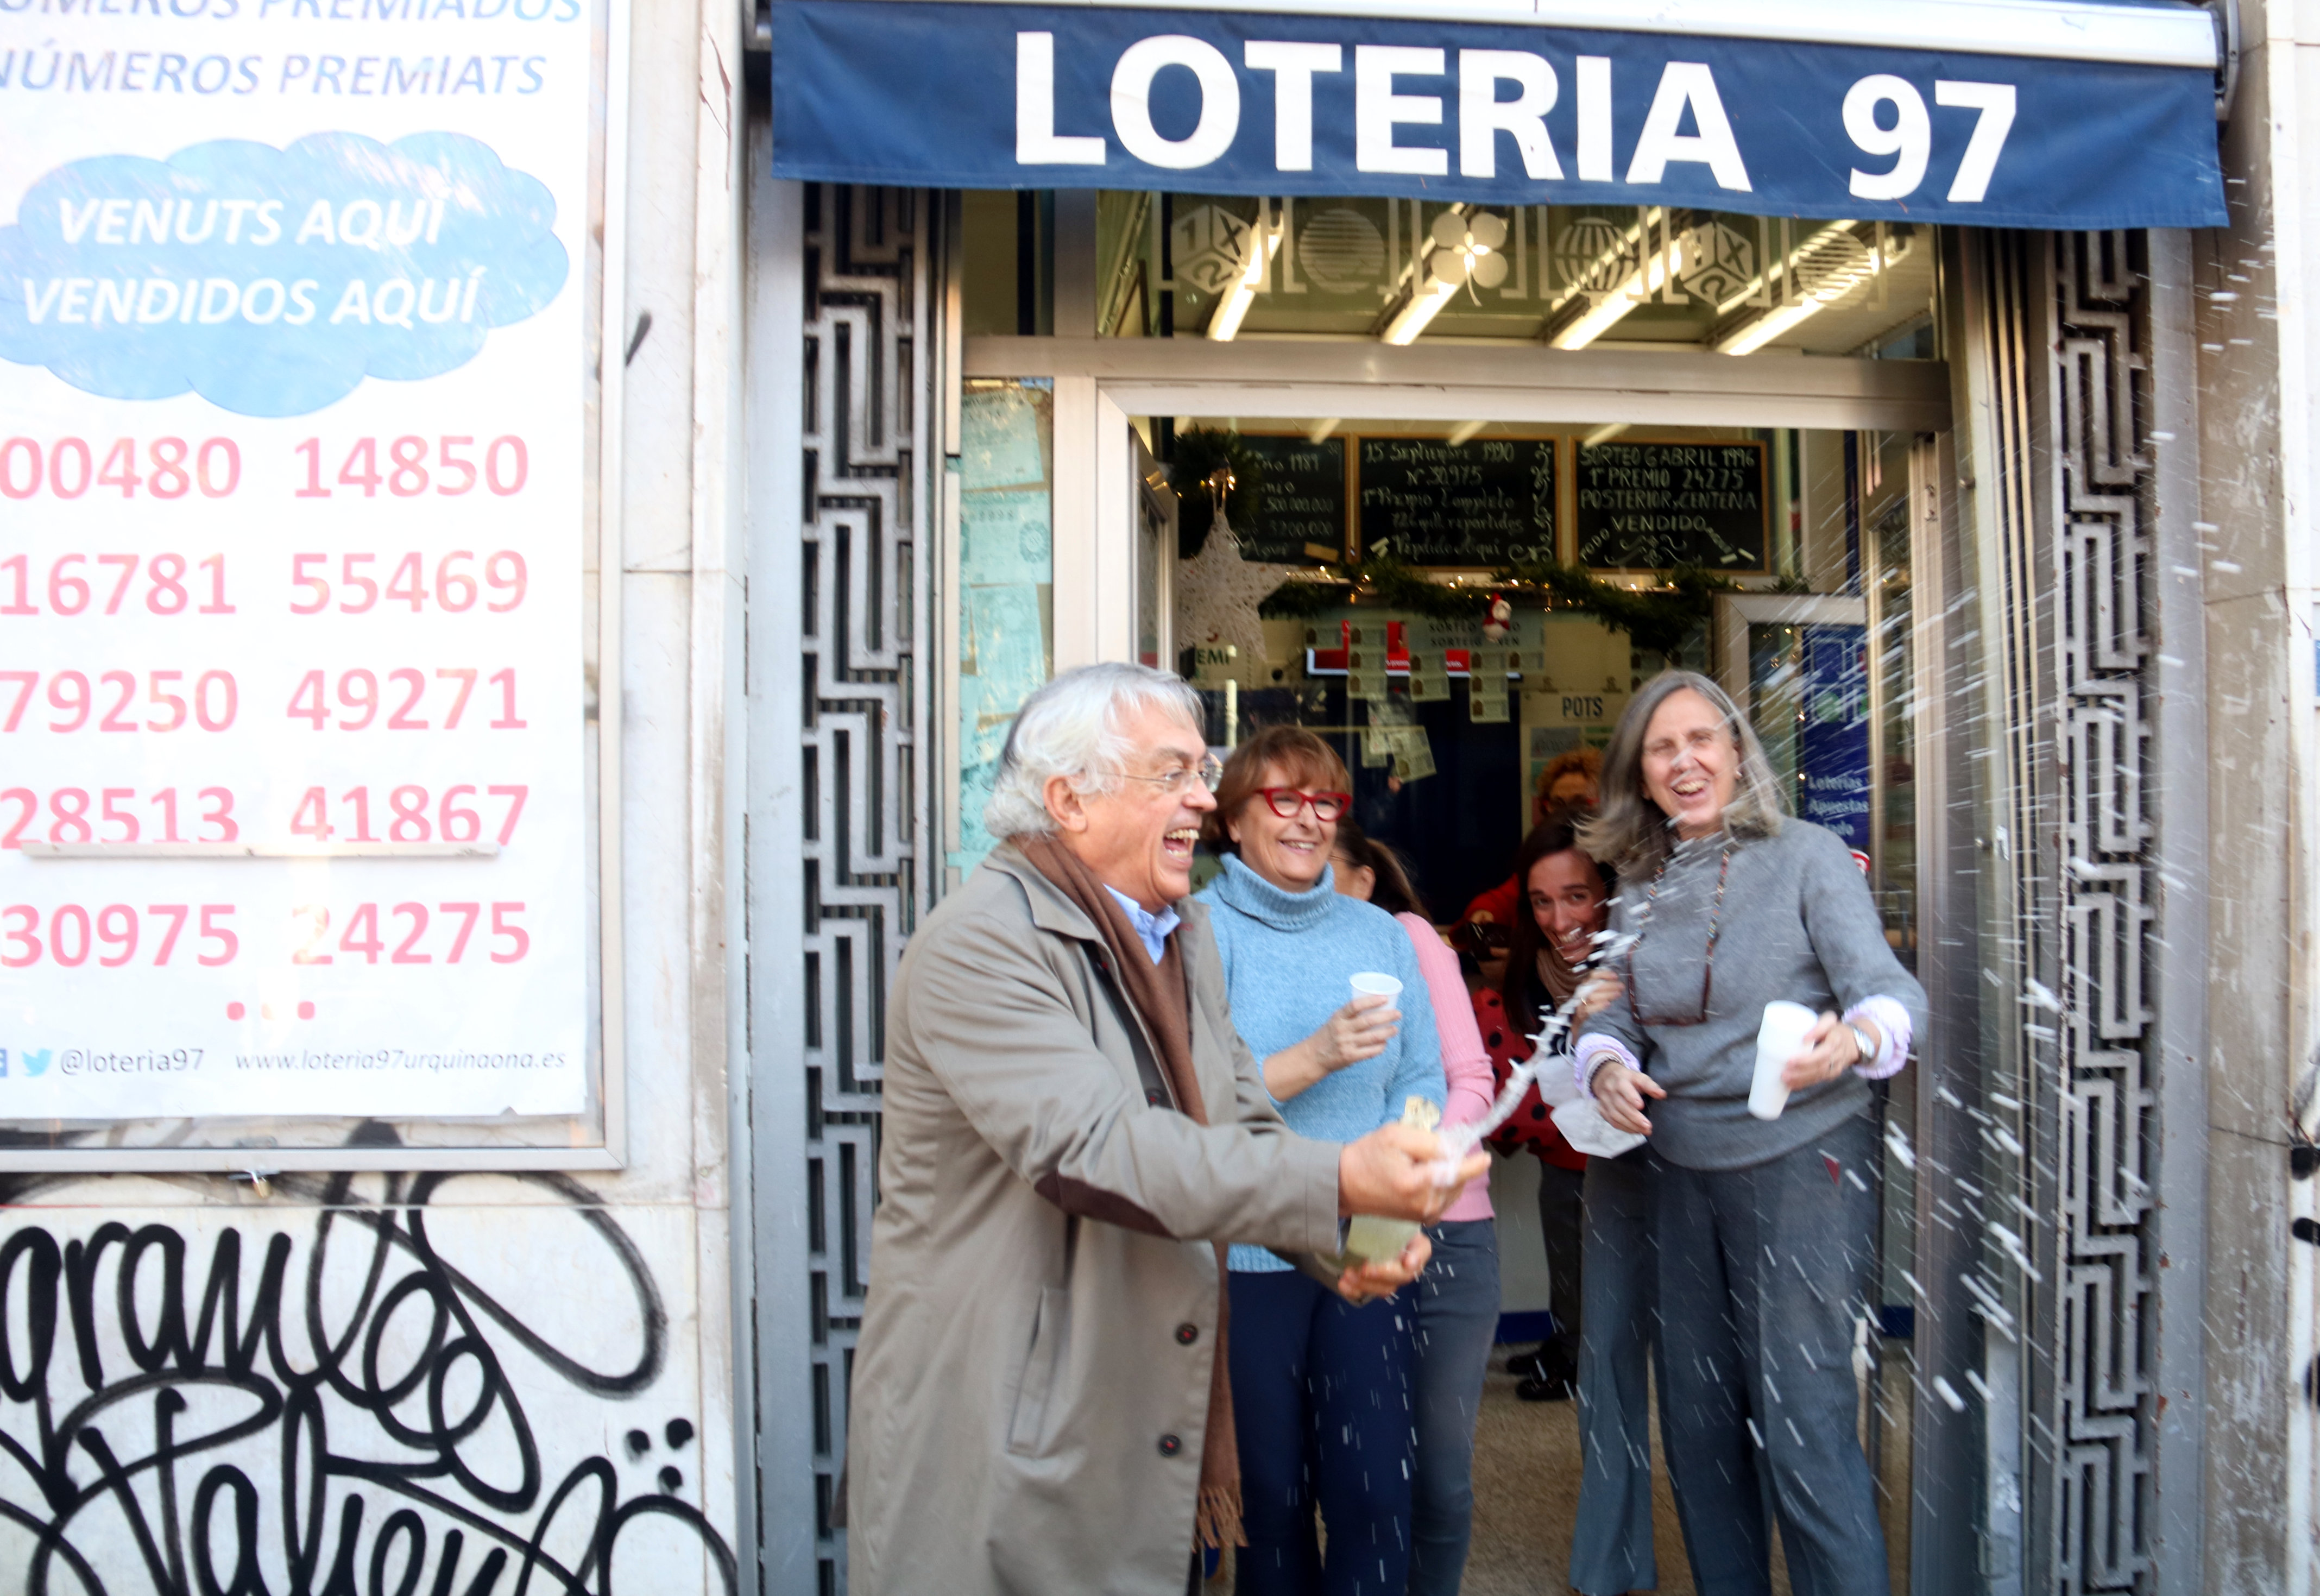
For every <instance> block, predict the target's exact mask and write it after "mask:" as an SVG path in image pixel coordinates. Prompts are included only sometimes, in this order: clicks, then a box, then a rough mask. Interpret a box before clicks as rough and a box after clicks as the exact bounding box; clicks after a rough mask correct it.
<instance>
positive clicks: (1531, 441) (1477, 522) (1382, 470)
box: [1358, 438, 1556, 567]
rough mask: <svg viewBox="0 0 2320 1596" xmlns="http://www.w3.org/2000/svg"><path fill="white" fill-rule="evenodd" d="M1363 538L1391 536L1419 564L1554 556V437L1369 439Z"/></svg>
mask: <svg viewBox="0 0 2320 1596" xmlns="http://www.w3.org/2000/svg"><path fill="white" fill-rule="evenodd" d="M1358 447H1359V449H1360V451H1361V452H1360V456H1359V458H1360V462H1361V494H1362V519H1361V528H1362V547H1363V549H1374V548H1375V547H1377V545H1378V543H1379V541H1380V540H1383V539H1389V538H1390V539H1391V540H1393V550H1392V551H1393V554H1394V556H1395V557H1396V558H1399V559H1401V560H1403V561H1405V562H1406V563H1408V564H1410V565H1413V566H1466V567H1495V566H1504V565H1510V564H1513V563H1515V562H1516V561H1518V560H1520V561H1528V560H1542V561H1544V560H1552V559H1554V558H1555V549H1554V515H1555V449H1556V444H1555V440H1554V439H1552V438H1489V439H1474V440H1470V441H1468V442H1465V443H1455V444H1454V443H1445V442H1444V441H1443V440H1440V439H1438V438H1364V439H1361V440H1358Z"/></svg>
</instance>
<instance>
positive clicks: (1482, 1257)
mask: <svg viewBox="0 0 2320 1596" xmlns="http://www.w3.org/2000/svg"><path fill="white" fill-rule="evenodd" d="M1427 1238H1429V1239H1431V1240H1432V1242H1433V1243H1434V1257H1433V1260H1432V1261H1431V1262H1430V1263H1428V1264H1427V1265H1426V1273H1425V1274H1421V1275H1419V1276H1418V1339H1417V1347H1416V1353H1417V1359H1416V1363H1415V1365H1414V1367H1413V1370H1412V1373H1413V1374H1414V1376H1415V1383H1416V1384H1417V1388H1418V1477H1417V1479H1416V1481H1415V1482H1414V1484H1415V1490H1414V1492H1412V1496H1413V1507H1412V1514H1411V1537H1410V1538H1411V1544H1412V1550H1411V1554H1410V1560H1409V1589H1410V1591H1411V1593H1412V1596H1458V1584H1459V1581H1460V1580H1461V1579H1463V1578H1464V1574H1465V1572H1466V1545H1467V1542H1468V1541H1469V1540H1470V1539H1472V1538H1473V1529H1474V1420H1475V1419H1476V1418H1477V1417H1478V1416H1479V1415H1480V1414H1481V1412H1482V1375H1483V1374H1484V1372H1485V1371H1486V1370H1487V1369H1488V1368H1489V1366H1490V1362H1491V1344H1492V1343H1493V1342H1494V1341H1495V1340H1496V1339H1497V1337H1498V1329H1499V1239H1498V1227H1497V1226H1496V1225H1495V1224H1493V1223H1492V1222H1491V1220H1445V1221H1444V1222H1443V1223H1442V1224H1440V1225H1437V1226H1436V1227H1435V1228H1434V1229H1431V1230H1428V1231H1427Z"/></svg>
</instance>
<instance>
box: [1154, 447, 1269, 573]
mask: <svg viewBox="0 0 2320 1596" xmlns="http://www.w3.org/2000/svg"><path fill="white" fill-rule="evenodd" d="M1219 470H1226V471H1229V472H1231V473H1232V486H1231V488H1230V489H1229V490H1228V492H1227V493H1226V494H1225V515H1226V518H1227V519H1228V520H1229V521H1231V522H1232V524H1233V530H1236V531H1237V532H1239V533H1240V534H1241V535H1242V536H1243V537H1245V538H1246V537H1252V536H1254V535H1255V533H1256V532H1257V531H1259V530H1262V529H1263V527H1264V460H1262V459H1260V458H1258V457H1257V455H1256V452H1255V450H1254V449H1250V448H1249V446H1248V445H1247V443H1246V442H1245V441H1243V440H1242V438H1241V435H1240V434H1239V433H1237V432H1228V431H1224V430H1223V429H1222V428H1219V427H1187V428H1186V429H1185V430H1184V431H1182V432H1179V433H1177V434H1176V441H1175V447H1174V449H1172V450H1171V451H1170V453H1169V456H1168V485H1169V486H1170V487H1171V488H1174V490H1175V493H1176V497H1177V498H1178V499H1179V500H1181V501H1183V508H1182V509H1180V510H1179V511H1178V512H1177V514H1176V558H1179V559H1191V558H1193V557H1194V556H1195V555H1197V554H1199V553H1200V552H1201V549H1202V548H1203V547H1204V546H1205V545H1206V544H1207V542H1208V540H1209V529H1210V525H1211V524H1212V523H1213V522H1214V521H1215V520H1216V512H1215V504H1214V502H1213V500H1212V498H1211V496H1210V493H1209V478H1210V477H1211V476H1215V475H1216V474H1217V472H1218V471H1219Z"/></svg>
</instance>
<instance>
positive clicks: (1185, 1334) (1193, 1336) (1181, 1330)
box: [1176, 1324, 1201, 1347]
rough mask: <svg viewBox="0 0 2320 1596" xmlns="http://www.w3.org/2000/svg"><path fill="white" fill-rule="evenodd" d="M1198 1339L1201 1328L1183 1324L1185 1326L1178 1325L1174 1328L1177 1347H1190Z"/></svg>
mask: <svg viewBox="0 0 2320 1596" xmlns="http://www.w3.org/2000/svg"><path fill="white" fill-rule="evenodd" d="M1200 1338H1201V1327H1200V1326H1198V1325H1192V1324H1185V1325H1178V1326H1177V1327H1176V1345H1177V1346H1179V1347H1190V1346H1191V1345H1192V1343H1193V1342H1195V1341H1197V1340H1199V1339H1200Z"/></svg>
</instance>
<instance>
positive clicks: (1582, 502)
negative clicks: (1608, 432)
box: [1578, 438, 1768, 571]
mask: <svg viewBox="0 0 2320 1596" xmlns="http://www.w3.org/2000/svg"><path fill="white" fill-rule="evenodd" d="M1578 476H1579V495H1578V497H1579V507H1578V529H1579V559H1580V563H1581V564H1582V565H1587V566H1591V567H1595V568H1596V569H1598V570H1650V571H1663V570H1666V569H1667V568H1668V567H1671V566H1704V567H1707V568H1708V569H1709V570H1712V571H1761V570H1763V569H1764V546H1765V541H1766V536H1767V524H1768V523H1767V521H1766V508H1767V506H1766V495H1765V492H1764V446H1763V444H1762V443H1754V442H1736V443H1723V442H1717V443H1673V442H1671V443H1653V442H1645V441H1638V440H1632V439H1626V438H1622V439H1618V440H1613V441H1610V442H1606V443H1582V444H1581V445H1580V446H1579V467H1578Z"/></svg>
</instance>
